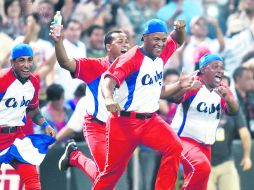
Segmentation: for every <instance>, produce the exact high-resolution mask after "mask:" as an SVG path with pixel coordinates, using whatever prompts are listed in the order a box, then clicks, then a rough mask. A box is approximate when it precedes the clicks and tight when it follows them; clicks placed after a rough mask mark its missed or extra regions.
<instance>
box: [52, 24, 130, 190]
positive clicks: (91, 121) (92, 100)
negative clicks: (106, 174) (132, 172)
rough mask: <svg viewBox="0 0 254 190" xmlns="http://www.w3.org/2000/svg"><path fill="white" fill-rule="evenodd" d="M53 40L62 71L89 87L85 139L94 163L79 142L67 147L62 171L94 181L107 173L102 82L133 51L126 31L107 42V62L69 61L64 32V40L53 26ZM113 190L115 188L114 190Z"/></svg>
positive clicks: (111, 35) (113, 34)
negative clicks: (75, 171) (72, 171)
mask: <svg viewBox="0 0 254 190" xmlns="http://www.w3.org/2000/svg"><path fill="white" fill-rule="evenodd" d="M50 36H51V37H52V39H53V40H54V42H55V50H56V57H57V60H58V62H59V64H60V66H61V67H63V68H65V69H67V70H68V71H70V73H71V74H72V76H74V77H75V78H79V79H81V80H83V81H84V82H85V83H86V84H87V91H86V98H87V105H86V116H85V128H84V135H85V139H86V142H87V144H88V147H89V149H90V152H91V155H92V157H93V160H91V159H88V158H87V157H86V156H85V155H84V154H83V153H81V152H80V151H79V150H77V146H76V144H75V142H73V141H72V142H71V141H70V143H68V144H67V146H66V150H65V153H64V154H63V156H62V157H61V158H60V160H59V169H60V170H66V169H67V168H68V167H69V166H75V167H78V168H80V169H81V170H82V171H83V172H84V173H86V174H87V175H88V176H89V177H90V178H91V179H92V180H93V181H94V180H95V179H96V177H97V176H98V175H99V174H100V173H101V172H102V171H103V170H104V166H105V163H106V160H105V159H106V155H105V153H106V149H107V144H106V141H107V139H106V124H105V122H106V121H107V119H108V116H109V112H108V111H107V109H106V107H105V103H104V99H103V97H102V94H101V90H100V88H101V81H102V80H101V79H103V76H104V73H105V71H107V69H108V68H109V66H110V64H111V63H112V62H113V61H114V60H115V59H116V58H117V57H118V56H119V55H121V54H124V53H125V52H127V50H128V49H129V41H128V38H127V35H126V34H125V33H124V32H123V31H122V30H113V31H111V32H109V33H107V34H106V36H105V39H104V44H105V50H106V52H107V56H106V57H104V58H97V59H94V58H82V59H69V58H68V56H67V54H66V51H65V48H64V46H63V32H62V34H61V36H60V37H57V36H56V35H55V34H54V25H52V26H51V31H50ZM112 189H113V188H112Z"/></svg>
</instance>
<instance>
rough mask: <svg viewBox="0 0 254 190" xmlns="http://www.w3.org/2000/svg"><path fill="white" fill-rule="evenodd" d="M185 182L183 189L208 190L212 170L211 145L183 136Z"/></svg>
mask: <svg viewBox="0 0 254 190" xmlns="http://www.w3.org/2000/svg"><path fill="white" fill-rule="evenodd" d="M181 141H182V145H183V152H182V155H181V157H182V161H181V162H182V164H183V170H184V184H183V187H182V189H181V190H206V189H207V183H208V179H209V175H210V171H211V164H210V161H211V145H205V144H201V143H199V142H197V141H195V140H193V139H191V138H185V137H181Z"/></svg>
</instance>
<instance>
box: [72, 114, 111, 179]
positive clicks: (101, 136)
mask: <svg viewBox="0 0 254 190" xmlns="http://www.w3.org/2000/svg"><path fill="white" fill-rule="evenodd" d="M91 119H92V117H91V116H87V117H86V119H85V128H84V136H85V139H86V142H87V144H88V147H89V149H90V152H91V155H92V157H93V160H92V159H89V158H88V157H86V156H85V155H84V154H83V153H82V152H80V151H79V150H76V151H73V152H72V153H71V155H70V164H71V165H73V166H75V167H78V168H79V169H80V170H82V171H83V172H84V173H85V174H87V175H88V177H89V178H90V179H91V180H92V181H94V180H95V179H96V177H97V175H98V174H99V173H100V172H102V171H103V170H104V166H105V162H106V147H107V139H106V124H104V125H102V124H99V123H96V122H93V121H91Z"/></svg>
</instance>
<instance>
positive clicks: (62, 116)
mask: <svg viewBox="0 0 254 190" xmlns="http://www.w3.org/2000/svg"><path fill="white" fill-rule="evenodd" d="M46 93H47V100H48V103H47V105H46V106H44V107H42V109H41V112H42V115H43V116H44V117H45V118H46V119H47V121H48V122H49V123H50V125H51V126H52V127H53V128H54V129H55V131H57V132H58V131H60V130H61V129H62V128H63V127H64V126H65V125H66V124H67V122H68V121H69V119H70V117H71V114H72V111H71V109H70V108H69V107H65V106H64V89H63V87H62V86H61V85H59V84H52V85H50V86H49V87H48V88H47V91H46Z"/></svg>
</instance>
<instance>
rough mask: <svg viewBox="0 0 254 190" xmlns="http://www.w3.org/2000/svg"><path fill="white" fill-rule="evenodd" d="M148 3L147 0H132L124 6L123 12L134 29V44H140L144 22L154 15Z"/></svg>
mask: <svg viewBox="0 0 254 190" xmlns="http://www.w3.org/2000/svg"><path fill="white" fill-rule="evenodd" d="M148 3H149V2H148V0H133V1H129V2H128V4H127V5H126V6H124V12H125V13H126V15H127V16H128V18H129V19H130V22H131V24H132V26H133V29H134V34H135V35H134V36H133V37H134V44H140V39H141V38H142V35H141V34H142V31H143V28H144V24H145V22H146V21H148V20H149V19H151V18H153V17H154V13H153V12H152V10H151V8H150V7H149V6H148Z"/></svg>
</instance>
